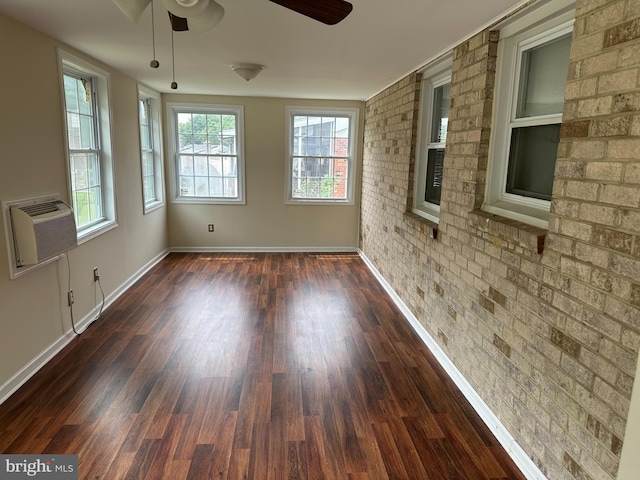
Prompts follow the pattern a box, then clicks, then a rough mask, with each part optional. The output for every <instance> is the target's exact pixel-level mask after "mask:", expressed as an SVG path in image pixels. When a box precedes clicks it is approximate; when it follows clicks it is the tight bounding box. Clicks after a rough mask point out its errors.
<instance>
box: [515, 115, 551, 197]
mask: <svg viewBox="0 0 640 480" xmlns="http://www.w3.org/2000/svg"><path fill="white" fill-rule="evenodd" d="M559 141H560V125H559V124H553V125H542V126H535V127H523V128H514V129H513V131H512V132H511V150H510V152H509V169H508V172H507V188H506V190H507V192H508V193H513V194H516V195H522V196H525V197H532V198H539V199H542V200H551V189H552V187H553V175H554V169H555V165H556V157H557V154H558V143H559Z"/></svg>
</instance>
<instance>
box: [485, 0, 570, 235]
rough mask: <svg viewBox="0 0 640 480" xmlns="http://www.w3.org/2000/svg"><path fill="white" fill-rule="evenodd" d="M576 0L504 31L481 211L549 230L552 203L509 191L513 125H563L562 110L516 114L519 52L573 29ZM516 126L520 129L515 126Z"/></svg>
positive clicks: (520, 20)
mask: <svg viewBox="0 0 640 480" xmlns="http://www.w3.org/2000/svg"><path fill="white" fill-rule="evenodd" d="M574 19H575V11H574V2H573V1H567V0H561V1H560V2H557V3H556V4H554V3H553V2H552V3H546V4H543V5H542V6H541V7H540V8H538V9H536V10H534V11H532V12H531V13H529V14H526V15H524V16H520V17H518V18H517V19H516V20H515V21H514V22H513V23H512V24H509V25H506V26H504V27H503V28H501V30H500V34H501V37H504V38H502V39H501V40H500V42H499V44H498V68H497V75H496V88H495V92H496V95H495V99H494V108H493V111H494V112H495V115H494V119H493V122H492V132H491V142H490V146H489V159H490V160H489V165H488V171H487V185H486V191H485V200H484V203H483V205H482V210H484V211H486V212H489V213H492V214H496V215H499V216H502V217H506V218H509V219H512V220H516V221H519V222H523V223H526V224H529V225H533V226H535V227H539V228H545V229H546V228H548V226H549V212H550V207H551V201H547V200H541V199H537V198H530V197H525V196H521V195H516V194H511V193H507V192H506V183H507V171H508V167H509V146H510V138H511V132H512V126H513V125H514V124H517V128H519V127H525V126H535V125H550V124H559V123H562V112H561V113H559V114H549V115H539V116H535V117H527V118H523V119H517V118H516V108H517V94H518V78H519V68H520V60H521V54H522V52H523V51H525V50H528V49H530V48H532V47H533V46H536V45H541V44H544V43H547V42H548V41H551V40H553V39H554V38H559V37H561V36H563V35H566V34H567V33H570V32H571V31H572V30H573V23H574ZM514 128H516V127H514Z"/></svg>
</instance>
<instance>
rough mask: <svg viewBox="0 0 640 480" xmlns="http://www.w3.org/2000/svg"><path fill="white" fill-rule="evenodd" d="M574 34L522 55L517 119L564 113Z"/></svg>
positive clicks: (526, 51)
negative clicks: (565, 91)
mask: <svg viewBox="0 0 640 480" xmlns="http://www.w3.org/2000/svg"><path fill="white" fill-rule="evenodd" d="M570 50H571V34H569V35H565V36H563V37H560V38H557V39H554V40H552V41H550V42H548V43H545V44H543V45H540V46H537V47H534V48H531V49H529V50H525V51H524V52H522V57H521V65H520V84H519V88H518V92H519V93H518V106H517V113H516V116H517V117H518V118H522V117H532V116H537V115H547V114H553V113H562V106H563V104H564V89H565V85H566V83H567V75H568V72H569V51H570Z"/></svg>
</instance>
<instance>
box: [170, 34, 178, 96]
mask: <svg viewBox="0 0 640 480" xmlns="http://www.w3.org/2000/svg"><path fill="white" fill-rule="evenodd" d="M171 69H172V70H173V81H172V82H171V89H172V90H176V89H177V88H178V84H177V83H176V57H175V50H174V48H173V28H171Z"/></svg>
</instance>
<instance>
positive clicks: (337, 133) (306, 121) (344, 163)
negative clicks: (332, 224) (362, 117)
mask: <svg viewBox="0 0 640 480" xmlns="http://www.w3.org/2000/svg"><path fill="white" fill-rule="evenodd" d="M357 128H358V110H357V109H309V108H304V107H287V132H288V135H289V138H288V142H287V149H288V151H287V168H286V172H287V198H286V202H287V203H346V204H353V183H354V182H353V178H354V176H355V173H354V165H355V162H354V158H355V157H354V152H355V145H354V141H355V138H356V132H357Z"/></svg>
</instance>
